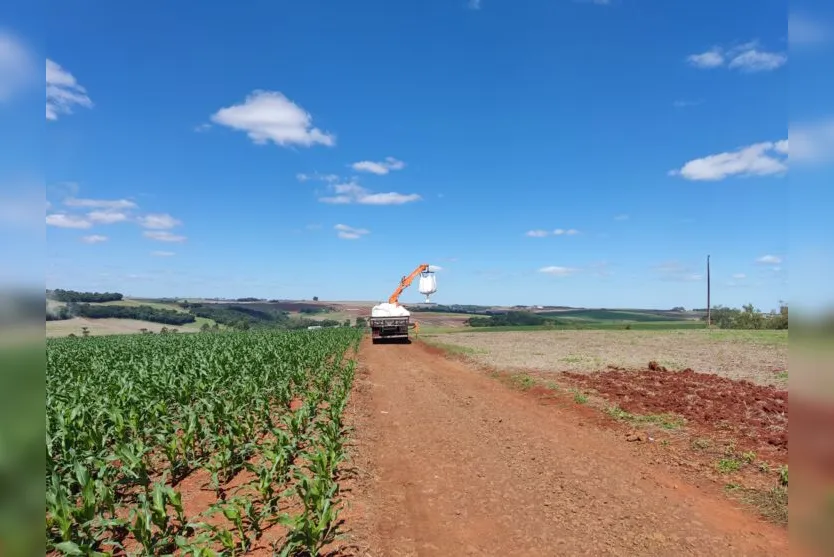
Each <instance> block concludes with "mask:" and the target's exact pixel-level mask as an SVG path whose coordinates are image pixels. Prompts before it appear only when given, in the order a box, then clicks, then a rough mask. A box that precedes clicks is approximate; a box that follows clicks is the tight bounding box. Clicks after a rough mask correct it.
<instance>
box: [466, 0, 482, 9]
mask: <svg viewBox="0 0 834 557" xmlns="http://www.w3.org/2000/svg"><path fill="white" fill-rule="evenodd" d="M467 5H468V6H469V9H470V10H480V9H481V0H469V4H467Z"/></svg>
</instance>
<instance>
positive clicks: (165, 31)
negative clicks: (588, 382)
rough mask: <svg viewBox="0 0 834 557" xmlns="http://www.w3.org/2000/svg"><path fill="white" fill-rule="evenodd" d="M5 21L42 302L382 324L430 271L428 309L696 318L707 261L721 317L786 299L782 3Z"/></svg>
mask: <svg viewBox="0 0 834 557" xmlns="http://www.w3.org/2000/svg"><path fill="white" fill-rule="evenodd" d="M19 4H20V5H19V6H15V7H13V8H11V10H12V11H9V10H10V8H8V7H6V8H4V10H5V12H6V13H5V14H3V15H4V17H3V21H4V24H5V27H4V28H2V32H3V33H4V35H0V36H3V37H5V39H4V40H5V41H6V44H7V45H8V44H12V45H16V47H15V48H11V47H8V46H7V47H5V52H6V55H5V62H3V61H2V60H3V59H2V58H0V72H3V74H2V75H3V76H5V77H4V80H5V82H6V83H9V84H12V85H14V87H11V86H10V87H8V89H13V90H14V91H12V93H14V92H18V93H19V94H12V93H10V94H8V95H6V96H5V99H4V100H3V101H2V104H0V117H2V119H3V121H4V123H5V126H7V128H10V127H15V128H16V129H17V128H19V129H21V134H20V135H19V136H18V137H15V138H14V139H12V137H11V136H6V135H5V134H4V136H3V137H2V138H0V150H2V153H3V154H0V166H5V167H6V168H11V167H12V165H13V166H14V168H15V169H18V170H19V169H23V170H20V171H19V172H17V174H15V175H14V178H16V179H20V176H26V169H34V168H45V169H46V170H45V175H44V177H43V178H44V179H45V183H46V191H47V202H48V206H47V210H46V213H47V217H46V219H47V220H46V224H47V226H46V239H47V249H46V256H47V259H46V284H47V287H50V288H54V287H63V288H73V289H79V290H117V291H121V292H124V293H126V294H129V295H136V296H234V297H237V296H262V297H269V298H310V297H312V296H319V297H321V298H322V299H362V300H381V299H384V298H386V297H387V296H388V294H389V293H390V291H391V290H392V289H393V288H394V287H395V286H396V283H397V281H398V280H399V278H400V277H401V276H402V275H404V274H406V273H408V272H410V271H411V270H412V269H413V268H414V267H415V266H416V265H418V264H419V263H421V262H424V261H425V262H428V263H431V264H434V265H437V266H438V267H440V268H441V269H440V270H439V271H438V293H437V294H436V295H435V301H436V302H438V303H484V304H492V303H494V304H516V303H518V304H528V303H530V304H533V303H538V304H566V305H576V306H580V305H581V306H600V307H658V308H664V307H671V306H676V305H684V306H686V307H703V306H704V305H705V290H706V284H705V279H704V270H705V269H704V267H705V259H706V255H707V254H710V255H711V262H712V271H713V273H712V283H713V302H714V303H716V304H724V305H740V304H743V303H747V302H751V303H753V304H755V305H757V306H759V307H761V308H763V309H766V310H769V309H771V308H773V307H775V306H776V304H777V302H778V301H779V300H780V299H790V297H791V295H792V293H791V292H790V291H789V290H788V283H787V268H788V264H789V258H788V251H789V245H790V244H792V243H797V244H802V245H805V243H804V239H805V235H807V236H808V237H809V238H810V237H811V230H810V228H805V229H804V232H803V228H802V227H799V228H796V229H795V233H794V237H789V236H788V235H787V234H786V232H785V229H784V227H783V226H780V225H779V224H777V223H778V220H777V221H776V222H774V218H777V219H778V215H780V214H782V213H783V212H784V211H785V209H786V208H788V207H789V203H788V196H789V191H790V190H789V183H790V180H789V177H788V173H787V147H788V141H787V140H788V119H789V111H788V102H789V99H791V98H792V97H791V96H792V95H795V94H796V91H795V90H794V89H792V87H793V84H794V83H793V82H791V83H790V84H789V81H788V71H789V66H790V65H791V64H794V63H795V62H794V55H795V54H796V51H797V49H796V45H794V44H793V43H794V42H795V40H796V41H798V44H799V45H800V47H805V50H804V51H803V52H804V54H803V52H800V53H799V54H798V55H797V59H798V60H800V61H801V56H803V55H804V56H806V57H807V56H811V57H812V56H813V55H814V54H813V53H814V50H815V49H817V50H818V49H820V48H823V47H824V45H825V44H826V41H827V39H828V38H830V33H829V31H830V30H829V29H828V28H827V27H826V26H825V21H824V19H825V18H818V17H807V16H806V17H805V19H802V20H801V21H800V20H792V23H794V24H800V23H801V24H804V25H805V27H803V28H801V29H800V27H797V26H796V25H794V28H792V32H791V43H792V44H791V45H790V47H791V48H790V49H789V42H788V25H787V4H786V2H783V1H772V0H763V1H757V2H755V10H751V6H752V5H753V4H752V3H749V2H734V3H729V5H728V3H726V2H718V1H707V2H699V3H697V5H696V4H690V3H686V4H685V3H665V2H650V3H646V2H637V1H634V0H611V1H610V2H603V1H601V0H598V1H596V2H594V1H572V0H530V1H527V2H508V1H500V0H482V1H481V2H475V3H473V2H468V0H443V1H441V0H426V1H423V2H419V3H418V2H413V3H410V4H409V3H391V2H383V1H381V0H374V1H361V2H353V3H350V4H344V3H332V2H331V3H324V2H320V1H310V2H304V3H292V4H290V3H275V2H265V1H261V2H247V3H245V5H244V4H240V5H235V7H234V9H232V8H230V7H229V5H228V4H225V3H219V2H216V3H200V4H199V7H198V4H194V3H192V4H186V3H176V5H172V4H171V3H165V4H162V3H159V2H149V3H148V2H146V3H142V4H137V5H134V6H131V7H126V6H124V5H121V4H119V3H82V2H66V3H61V4H56V5H55V6H52V7H51V8H50V11H49V18H47V19H46V25H45V26H44V18H43V14H41V13H40V11H39V10H36V9H35V8H29V7H26V6H25V5H24V3H19ZM394 4H396V5H394ZM809 13H811V14H817V13H818V12H815V11H811V12H809ZM809 25H810V26H811V27H814V26H816V27H815V28H813V29H811V28H809ZM797 29H799V31H796V30H797ZM814 32H816V33H817V34H816V35H814ZM47 36H48V37H49V40H48V42H47V41H45V40H43V38H44V37H47ZM802 39H806V40H804V41H803V40H802ZM811 39H814V40H811ZM789 50H790V56H789ZM0 51H2V50H0ZM44 58H46V59H47V72H46V81H47V83H46V86H47V109H46V120H45V123H44V127H43V128H40V127H37V128H33V127H32V126H31V125H30V126H24V122H28V121H30V119H31V121H35V120H34V118H35V113H36V112H38V113H39V112H40V111H41V110H43V108H42V107H43V105H42V104H41V103H42V102H43V101H42V99H41V100H38V99H37V98H36V95H34V94H32V93H31V92H30V91H29V89H28V87H29V85H31V83H30V81H31V80H29V79H28V78H27V76H29V73H27V68H28V67H29V64H30V63H31V64H34V62H32V60H33V59H35V60H38V59H44ZM33 67H34V66H33ZM9 76H13V77H15V79H11V78H10V77H9ZM819 79H820V78H817V82H816V83H814V84H813V86H812V87H809V88H808V89H809V90H811V91H817V92H819V91H822V90H824V89H825V87H828V86H829V85H830V81H826V82H824V83H823V82H820V81H819ZM828 79H829V80H830V78H828ZM789 85H790V86H789ZM24 91H25V92H26V93H24ZM0 93H2V90H0ZM805 94H806V95H807V97H808V98H807V99H804V103H803V106H804V107H805V108H807V113H806V114H802V113H801V112H802V111H801V110H800V111H799V113H798V112H797V111H795V110H793V109H792V111H791V114H790V118H791V119H792V120H793V119H796V118H799V119H800V120H802V122H803V123H804V125H805V128H803V131H804V132H807V133H805V135H803V136H801V138H805V139H806V140H805V141H804V142H803V144H802V145H803V151H802V154H804V155H807V156H805V157H798V158H797V160H803V159H808V160H811V159H812V158H813V157H812V155H814V156H815V157H816V160H827V155H828V154H830V147H831V142H830V139H831V137H832V134H831V130H832V129H834V128H832V126H831V124H830V122H831V121H832V120H830V119H827V118H828V116H829V115H830V114H832V113H830V112H825V111H824V110H823V108H827V107H824V106H823V105H824V104H825V103H824V99H825V98H827V97H826V96H825V95H822V94H816V95H815V94H813V93H809V92H807V91H806V93H805ZM813 107H816V108H813ZM812 108H813V110H812ZM37 117H38V119H39V120H40V118H43V117H42V116H40V114H38V116H37ZM40 121H42V122H43V120H40ZM791 135H793V129H792V133H791ZM791 142H792V143H793V142H794V140H793V138H792V139H791ZM814 142H816V143H814ZM35 144H38V145H45V148H41V149H39V150H34V151H35V152H36V153H37V154H36V155H33V154H32V151H33V150H32V149H31V147H32V145H35ZM812 145H817V146H819V145H822V147H821V149H822V154H820V148H817V150H816V151H815V150H814V149H812ZM792 147H794V146H793V145H792ZM796 154H797V152H796V151H795V150H794V149H792V151H791V159H792V161H791V162H792V166H793V159H794V158H795V156H796ZM41 165H42V166H41ZM793 172H794V169H793V168H792V170H791V173H792V174H791V175H792V176H793ZM7 174H8V172H7ZM820 176H821V174H820V172H819V170H818V169H815V171H813V172H810V173H808V181H807V184H808V185H807V186H806V187H807V188H810V189H809V191H811V192H816V193H817V194H818V195H819V196H820V197H819V199H818V201H819V202H818V203H815V204H814V205H815V206H816V207H818V208H817V209H816V210H817V211H819V214H820V215H821V211H822V210H821V209H820V208H819V207H821V204H822V203H825V202H828V201H830V199H831V197H830V193H827V192H826V193H824V194H823V193H821V192H822V188H821V187H819V186H821V184H823V183H824V181H823V179H822V178H820ZM828 178H829V179H830V174H829V175H828ZM0 179H6V180H8V179H9V176H8V175H5V176H0ZM797 235H798V237H797ZM816 288H818V289H819V288H826V286H825V284H824V283H823V282H822V281H819V282H818V284H817V286H816ZM402 299H403V301H416V300H418V299H419V295H418V293H417V292H416V289H415V290H414V291H412V292H409V293H407V294H406V295H404V296H403V298H402Z"/></svg>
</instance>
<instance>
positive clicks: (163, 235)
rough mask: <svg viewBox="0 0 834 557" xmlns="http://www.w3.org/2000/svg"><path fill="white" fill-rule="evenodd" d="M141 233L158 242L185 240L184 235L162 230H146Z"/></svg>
mask: <svg viewBox="0 0 834 557" xmlns="http://www.w3.org/2000/svg"><path fill="white" fill-rule="evenodd" d="M142 234H143V236H145V238H150V239H151V240H156V241H158V242H184V241H185V240H186V237H185V236H181V235H179V234H173V233H171V232H167V231H164V230H146V231H145V232H143V233H142Z"/></svg>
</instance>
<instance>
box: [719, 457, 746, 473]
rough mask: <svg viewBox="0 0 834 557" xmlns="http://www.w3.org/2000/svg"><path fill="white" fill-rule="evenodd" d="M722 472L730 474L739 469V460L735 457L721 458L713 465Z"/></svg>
mask: <svg viewBox="0 0 834 557" xmlns="http://www.w3.org/2000/svg"><path fill="white" fill-rule="evenodd" d="M715 467H716V468H718V471H719V472H721V473H722V474H731V473H733V472H738V471H739V470H741V461H739V460H736V459H735V458H722V459H721V460H719V461H718V463H716V465H715Z"/></svg>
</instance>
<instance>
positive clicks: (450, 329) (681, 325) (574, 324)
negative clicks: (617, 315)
mask: <svg viewBox="0 0 834 557" xmlns="http://www.w3.org/2000/svg"><path fill="white" fill-rule="evenodd" d="M420 317H422V314H421V315H418V316H415V318H416V320H417V321H420V322H421V323H422V322H424V320H421V319H420ZM566 321H567V320H566ZM425 322H426V323H427V325H426V326H425V327H423V328H422V329H421V330H422V331H423V332H424V333H426V334H446V333H448V334H451V333H488V332H493V333H494V332H511V331H519V332H521V331H575V330H590V331H594V330H600V331H606V330H624V329H625V328H626V327H628V328H629V329H631V330H634V331H663V330H670V331H671V330H680V329H705V328H706V326H705V325H704V324H703V323H699V322H697V321H642V322H641V321H635V322H617V321H585V320H581V319H576V320H571V321H569V322H567V323H565V324H562V325H534V326H522V325H518V326H515V325H514V326H506V327H468V326H464V325H463V320H461V321H460V324H458V325H457V326H454V325H452V326H448V325H447V326H434V324H433V321H432V320H425Z"/></svg>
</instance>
